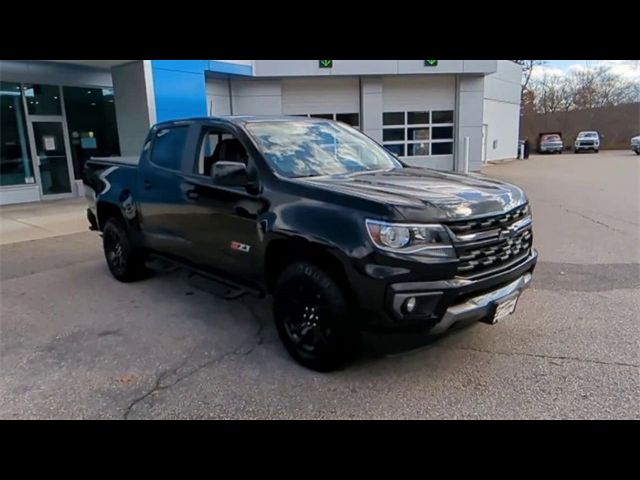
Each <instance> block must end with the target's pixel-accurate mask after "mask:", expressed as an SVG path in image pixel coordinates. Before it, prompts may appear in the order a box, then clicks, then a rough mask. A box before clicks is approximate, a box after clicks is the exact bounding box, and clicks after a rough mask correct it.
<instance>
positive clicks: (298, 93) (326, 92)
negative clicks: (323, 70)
mask: <svg viewBox="0 0 640 480" xmlns="http://www.w3.org/2000/svg"><path fill="white" fill-rule="evenodd" d="M359 112H360V84H359V81H358V78H357V77H343V78H285V79H283V80H282V113H284V114H286V115H289V114H302V113H359Z"/></svg>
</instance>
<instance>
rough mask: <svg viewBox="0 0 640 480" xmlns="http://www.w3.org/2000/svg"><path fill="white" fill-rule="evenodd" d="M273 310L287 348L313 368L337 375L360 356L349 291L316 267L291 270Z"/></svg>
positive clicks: (282, 277)
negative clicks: (338, 370)
mask: <svg viewBox="0 0 640 480" xmlns="http://www.w3.org/2000/svg"><path fill="white" fill-rule="evenodd" d="M273 309H274V318H275V322H276V327H277V329H278V334H279V336H280V339H281V340H282V343H283V344H284V346H285V348H286V349H287V351H288V352H289V354H290V355H291V356H292V357H293V358H294V359H295V360H296V361H297V362H298V363H300V364H301V365H303V366H305V367H307V368H310V369H312V370H317V371H321V372H328V371H331V370H335V369H336V368H339V367H341V366H342V365H344V364H345V363H346V362H347V361H348V360H350V359H352V358H353V357H354V356H355V354H356V353H357V352H358V350H359V345H360V335H359V329H358V327H357V324H356V322H355V320H354V318H353V315H352V312H351V309H350V308H349V305H348V302H347V300H346V297H345V293H344V291H343V289H342V288H340V286H339V284H338V283H337V282H336V280H335V279H334V278H333V277H332V276H331V275H330V274H328V273H327V272H325V271H324V270H323V269H321V268H320V267H318V266H316V265H314V264H312V263H309V262H296V263H293V264H291V265H289V266H288V267H287V268H285V270H284V271H283V272H282V274H281V275H280V278H279V279H278V282H277V284H276V288H275V292H274V305H273Z"/></svg>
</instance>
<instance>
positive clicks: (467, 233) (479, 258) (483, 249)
mask: <svg viewBox="0 0 640 480" xmlns="http://www.w3.org/2000/svg"><path fill="white" fill-rule="evenodd" d="M528 215H529V206H528V205H523V206H522V207H518V208H516V209H514V210H511V211H510V212H507V213H505V214H502V215H497V216H494V217H487V218H481V219H477V220H471V221H464V222H454V223H450V224H447V227H448V228H449V229H450V230H451V232H452V233H453V235H454V239H455V241H454V245H455V247H456V251H457V253H458V258H459V260H460V262H459V263H458V268H457V274H458V276H461V277H465V278H473V277H480V276H483V275H488V274H490V273H495V272H498V271H500V270H503V269H506V268H509V267H510V266H512V265H515V264H517V263H519V262H520V261H522V260H524V259H525V258H527V257H528V256H529V253H530V251H531V246H532V243H533V233H532V230H531V224H530V223H526V222H527V221H528V219H527V217H528ZM523 222H525V223H524V224H523ZM518 225H523V226H522V227H521V228H519V229H517V230H516V231H514V232H512V233H510V230H509V227H512V228H515V227H517V226H518Z"/></svg>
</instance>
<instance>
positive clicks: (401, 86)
mask: <svg viewBox="0 0 640 480" xmlns="http://www.w3.org/2000/svg"><path fill="white" fill-rule="evenodd" d="M382 109H383V112H382V141H383V144H384V146H385V147H386V148H388V149H389V150H391V151H392V152H394V153H395V154H396V155H398V156H399V157H400V158H402V159H403V160H404V161H406V162H407V163H409V164H412V165H418V166H428V167H433V168H439V169H442V170H453V145H454V133H455V124H454V119H455V115H454V109H455V77H453V76H450V75H430V76H420V77H415V76H399V77H384V78H383V81H382Z"/></svg>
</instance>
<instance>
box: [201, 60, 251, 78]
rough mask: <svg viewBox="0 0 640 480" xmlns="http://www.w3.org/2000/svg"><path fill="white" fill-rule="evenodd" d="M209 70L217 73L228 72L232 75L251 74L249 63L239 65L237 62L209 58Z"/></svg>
mask: <svg viewBox="0 0 640 480" xmlns="http://www.w3.org/2000/svg"><path fill="white" fill-rule="evenodd" d="M208 63H209V65H208V68H209V71H211V72H217V73H230V74H232V75H253V67H252V66H251V65H240V64H238V63H227V62H221V61H220V60H209V62H208Z"/></svg>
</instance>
